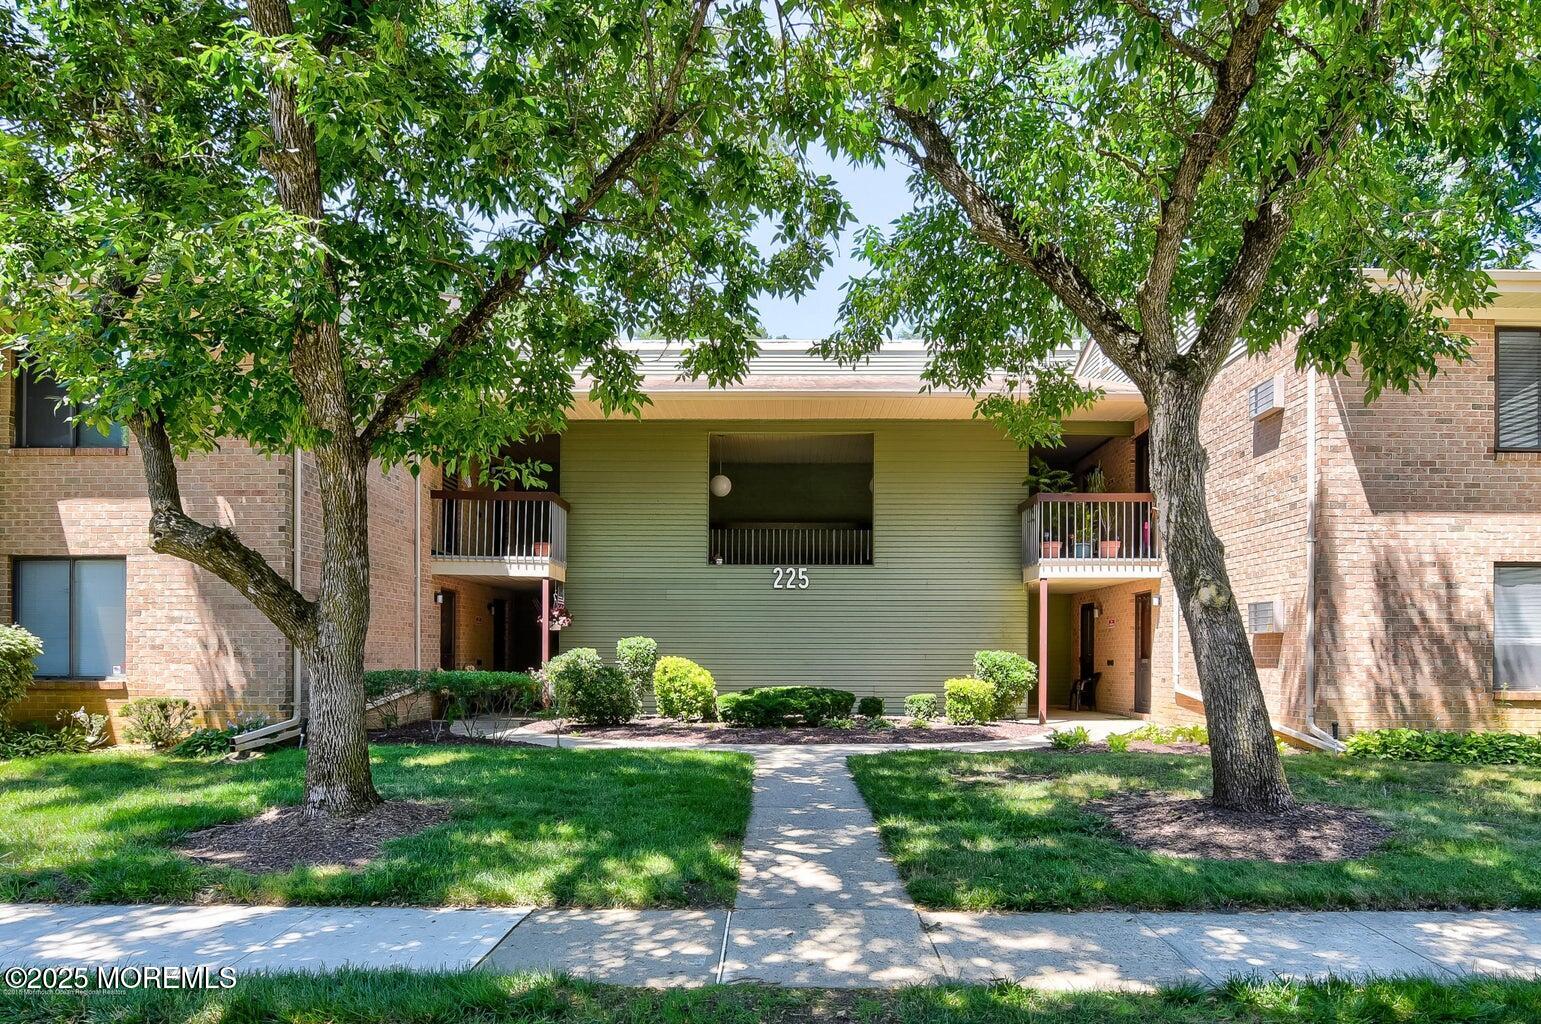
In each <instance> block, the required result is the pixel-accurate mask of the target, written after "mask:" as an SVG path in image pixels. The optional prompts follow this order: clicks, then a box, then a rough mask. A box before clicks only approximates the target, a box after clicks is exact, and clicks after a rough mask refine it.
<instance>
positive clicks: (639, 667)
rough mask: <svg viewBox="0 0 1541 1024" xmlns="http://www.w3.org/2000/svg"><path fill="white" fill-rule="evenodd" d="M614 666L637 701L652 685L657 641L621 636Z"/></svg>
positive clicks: (655, 668) (643, 637) (642, 637)
mask: <svg viewBox="0 0 1541 1024" xmlns="http://www.w3.org/2000/svg"><path fill="white" fill-rule="evenodd" d="M615 664H616V665H617V666H618V667H619V668H620V670H621V674H622V675H624V676H625V677H626V680H627V681H628V682H629V683H631V686H632V689H634V690H636V691H637V699H638V700H641V699H642V695H643V694H644V693H646V692H647V691H648V687H650V686H652V685H653V673H654V672H655V671H657V666H658V641H657V640H654V639H653V638H652V637H650V636H623V637H621V638H620V639H619V640H617V641H616V642H615ZM714 706H715V705H714Z"/></svg>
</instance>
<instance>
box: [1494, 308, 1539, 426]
mask: <svg viewBox="0 0 1541 1024" xmlns="http://www.w3.org/2000/svg"><path fill="white" fill-rule="evenodd" d="M1497 392H1498V393H1497V401H1498V447H1499V448H1501V449H1510V450H1520V451H1523V450H1541V330H1535V329H1531V330H1501V331H1499V332H1498V383H1497Z"/></svg>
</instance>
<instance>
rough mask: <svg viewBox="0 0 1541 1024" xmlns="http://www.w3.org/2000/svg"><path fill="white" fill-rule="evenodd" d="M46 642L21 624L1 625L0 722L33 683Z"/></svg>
mask: <svg viewBox="0 0 1541 1024" xmlns="http://www.w3.org/2000/svg"><path fill="white" fill-rule="evenodd" d="M42 653H43V641H41V640H39V639H38V638H37V637H35V636H33V635H32V634H31V633H29V632H28V631H27V630H25V629H23V628H22V627H20V626H0V722H4V721H5V715H6V712H8V711H10V710H11V707H12V705H14V704H16V703H18V702H19V701H20V700H21V698H22V696H23V695H24V694H25V693H26V692H27V687H28V686H30V685H31V683H32V676H33V673H35V672H36V671H37V658H38V656H39V655H41V654H42Z"/></svg>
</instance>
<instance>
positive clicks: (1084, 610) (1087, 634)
mask: <svg viewBox="0 0 1541 1024" xmlns="http://www.w3.org/2000/svg"><path fill="white" fill-rule="evenodd" d="M1096 631H1097V606H1096V605H1094V604H1083V605H1082V606H1081V674H1080V675H1079V676H1078V677H1077V678H1079V679H1086V678H1088V677H1089V676H1090V675H1091V674H1092V673H1093V672H1095V671H1097V632H1096Z"/></svg>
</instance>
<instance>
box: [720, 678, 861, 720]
mask: <svg viewBox="0 0 1541 1024" xmlns="http://www.w3.org/2000/svg"><path fill="white" fill-rule="evenodd" d="M855 704H856V695H855V694H854V693H848V692H846V691H845V690H831V689H828V688H827V687H823V686H760V687H756V688H754V689H750V690H739V691H738V692H737V693H725V694H723V695H722V696H721V697H719V698H717V712H718V714H720V715H721V716H722V720H723V721H724V722H727V723H728V724H729V725H738V726H750V727H758V728H765V727H769V726H780V725H792V724H796V723H798V722H801V723H802V724H803V725H823V724H824V723H825V722H827V721H829V720H830V719H832V718H849V717H851V708H852V707H853V706H854V705H855Z"/></svg>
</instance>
